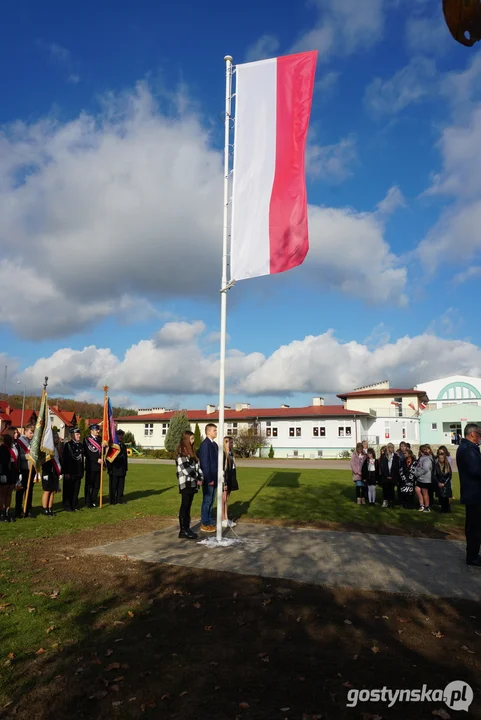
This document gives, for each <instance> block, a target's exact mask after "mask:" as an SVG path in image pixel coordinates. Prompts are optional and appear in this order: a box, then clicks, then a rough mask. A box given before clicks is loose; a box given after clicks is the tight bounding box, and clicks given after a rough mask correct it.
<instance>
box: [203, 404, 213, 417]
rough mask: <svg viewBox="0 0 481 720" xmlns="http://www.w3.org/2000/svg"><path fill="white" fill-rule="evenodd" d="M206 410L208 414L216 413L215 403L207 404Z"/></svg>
mask: <svg viewBox="0 0 481 720" xmlns="http://www.w3.org/2000/svg"><path fill="white" fill-rule="evenodd" d="M205 411H206V413H207V415H212V413H215V405H207V407H206V409H205Z"/></svg>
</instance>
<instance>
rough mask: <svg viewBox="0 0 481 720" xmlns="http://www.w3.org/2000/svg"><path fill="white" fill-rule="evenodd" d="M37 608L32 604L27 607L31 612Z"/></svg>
mask: <svg viewBox="0 0 481 720" xmlns="http://www.w3.org/2000/svg"><path fill="white" fill-rule="evenodd" d="M36 609H37V608H35V607H33V606H32V605H29V606H28V608H27V610H28V612H29V613H33V612H35V610H36Z"/></svg>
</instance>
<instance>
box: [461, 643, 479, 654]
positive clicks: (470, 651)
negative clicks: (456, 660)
mask: <svg viewBox="0 0 481 720" xmlns="http://www.w3.org/2000/svg"><path fill="white" fill-rule="evenodd" d="M461 650H465V652H468V653H470V655H475V654H476V653H475V652H474V650H470V649H469V648H468V647H467V646H466V645H461Z"/></svg>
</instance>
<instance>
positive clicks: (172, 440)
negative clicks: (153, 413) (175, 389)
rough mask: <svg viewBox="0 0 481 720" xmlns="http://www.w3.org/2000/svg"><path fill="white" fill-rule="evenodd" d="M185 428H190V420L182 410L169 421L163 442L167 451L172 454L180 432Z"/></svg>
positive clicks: (178, 441)
mask: <svg viewBox="0 0 481 720" xmlns="http://www.w3.org/2000/svg"><path fill="white" fill-rule="evenodd" d="M187 430H190V422H189V418H188V417H187V415H186V414H185V412H184V411H183V410H182V411H181V412H178V413H176V414H175V415H174V416H173V418H172V420H171V421H170V423H169V429H168V430H167V435H166V436H165V442H164V447H165V449H166V450H167V452H168V453H170V454H171V455H174V453H175V451H176V450H177V447H178V445H179V443H180V439H181V437H182V433H184V432H186V431H187Z"/></svg>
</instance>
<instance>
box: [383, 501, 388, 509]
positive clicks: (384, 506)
mask: <svg viewBox="0 0 481 720" xmlns="http://www.w3.org/2000/svg"><path fill="white" fill-rule="evenodd" d="M382 506H383V508H386V507H387V500H383V502H382Z"/></svg>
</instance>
